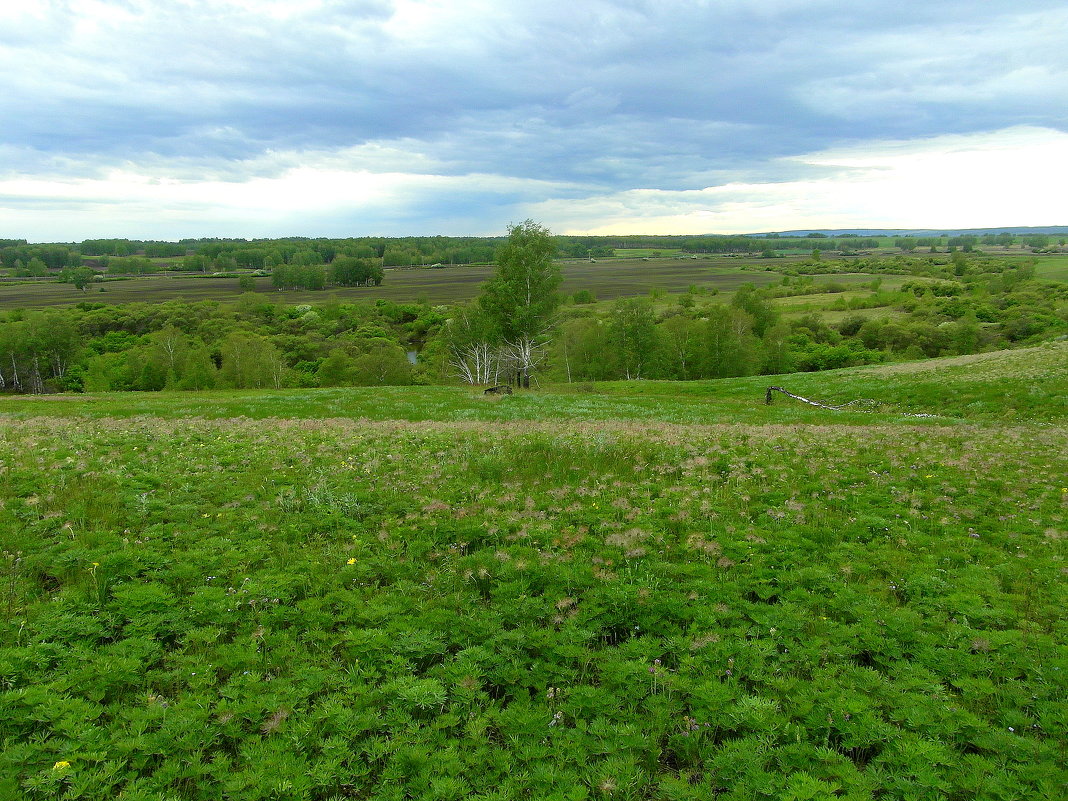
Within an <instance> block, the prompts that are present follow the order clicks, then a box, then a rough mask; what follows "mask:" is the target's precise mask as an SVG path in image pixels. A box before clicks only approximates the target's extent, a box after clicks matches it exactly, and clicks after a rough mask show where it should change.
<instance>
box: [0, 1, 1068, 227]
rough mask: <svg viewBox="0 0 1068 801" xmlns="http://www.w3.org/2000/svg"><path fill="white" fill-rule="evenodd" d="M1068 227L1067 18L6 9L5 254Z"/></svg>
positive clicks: (1059, 9) (651, 6)
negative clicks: (240, 240) (41, 247)
mask: <svg viewBox="0 0 1068 801" xmlns="http://www.w3.org/2000/svg"><path fill="white" fill-rule="evenodd" d="M524 219H534V220H536V221H538V222H540V223H542V224H544V225H547V226H548V227H549V228H551V229H552V230H553V232H555V233H560V234H639V233H647V234H730V233H745V232H757V231H782V230H794V229H816V228H823V229H827V228H941V229H948V228H964V227H998V226H1020V225H1065V224H1068V5H1066V4H1065V3H1064V2H1063V0H1049V1H1047V0H985V1H984V2H982V3H976V2H974V0H957V1H954V0H894V2H884V0H865V2H861V3H856V2H842V1H840V0H834V1H833V2H831V1H830V0H822V1H821V0H689V2H682V1H681V0H614V1H613V2H608V1H605V0H577V1H576V0H571V2H562V1H561V0H211V1H210V2H209V1H208V0H20V2H17V3H16V2H9V3H3V4H0V238H4V237H8V238H26V239H28V240H30V241H31V242H33V241H36V242H66V241H80V240H82V239H86V238H97V237H128V238H133V239H171V240H174V239H179V238H182V237H202V236H230V237H249V238H253V237H280V236H329V237H346V236H407V235H411V236H416V235H434V234H442V235H457V236H458V235H475V236H481V235H498V234H501V233H503V232H504V231H505V229H506V227H507V225H508V224H509V223H513V222H519V221H522V220H524Z"/></svg>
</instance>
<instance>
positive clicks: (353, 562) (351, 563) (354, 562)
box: [347, 558, 356, 565]
mask: <svg viewBox="0 0 1068 801" xmlns="http://www.w3.org/2000/svg"><path fill="white" fill-rule="evenodd" d="M347 564H350V565H354V564H356V560H355V559H354V558H353V559H349V561H348V562H347Z"/></svg>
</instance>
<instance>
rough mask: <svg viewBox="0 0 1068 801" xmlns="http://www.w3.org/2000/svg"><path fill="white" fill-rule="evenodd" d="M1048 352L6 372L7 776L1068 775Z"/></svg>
mask: <svg viewBox="0 0 1068 801" xmlns="http://www.w3.org/2000/svg"><path fill="white" fill-rule="evenodd" d="M1066 347H1068V346H1066V345H1065V344H1064V343H1059V344H1054V345H1050V346H1046V347H1041V348H1033V349H1030V350H1025V351H1016V352H1005V353H1000V354H982V355H981V356H974V357H960V358H957V359H950V360H937V361H932V362H925V363H918V364H915V365H893V366H887V367H875V368H854V369H850V370H841V371H833V372H829V373H823V374H818V375H815V374H806V375H792V376H776V377H774V378H773V379H770V380H769V379H768V378H767V377H765V378H761V379H756V378H753V379H737V380H724V381H718V382H699V383H693V384H669V383H668V382H633V383H628V382H619V383H615V384H605V385H597V388H598V389H599V390H603V391H599V392H589V391H583V389H584V388H583V387H576V386H563V387H558V388H557V389H556V391H553V392H543V393H523V394H519V395H516V396H515V397H510V398H503V399H500V400H496V401H488V400H484V399H483V398H481V397H480V396H478V395H475V394H473V393H472V392H471V391H469V390H465V389H458V388H443V387H439V388H433V389H429V390H428V389H424V388H410V387H408V388H395V389H389V390H386V389H343V390H342V389H338V390H298V391H291V392H271V393H251V392H213V393H198V394H194V395H186V394H180V395H179V394H166V393H165V394H162V395H151V396H150V395H149V394H147V393H144V394H135V393H128V394H115V395H97V396H88V397H84V398H76V397H68V398H66V399H63V398H4V399H3V400H2V401H0V437H2V438H3V441H4V448H3V449H2V451H0V546H2V548H3V551H4V562H3V563H2V564H3V566H4V570H5V577H4V581H3V583H2V586H3V598H2V599H0V605H2V608H3V611H4V616H3V628H2V632H3V634H2V641H0V644H2V648H0V675H2V677H3V685H2V688H0V699H2V705H3V709H4V710H5V714H4V716H3V717H2V718H0V727H2V728H0V737H2V743H3V754H2V756H0V759H2V760H3V765H2V768H0V795H2V796H3V797H11V798H16V797H27V798H64V799H76V798H79V799H80V798H114V797H120V794H121V795H122V797H128V798H183V799H200V798H203V799H209V798H220V797H230V798H242V799H268V798H294V799H327V798H390V799H401V798H455V799H460V798H481V799H504V798H522V797H536V798H560V799H569V798H575V799H579V798H609V797H612V798H631V799H637V798H650V799H661V798H662V799H707V798H710V797H713V796H715V797H720V798H729V799H756V798H793V799H802V798H806V799H832V798H850V799H875V798H905V797H908V798H917V799H957V798H960V799H964V798H968V799H973V798H975V799H987V798H989V799H998V798H1012V797H1027V798H1044V799H1059V798H1063V797H1064V796H1065V792H1066V789H1068V771H1066V769H1065V764H1066V760H1065V755H1066V745H1068V731H1066V727H1068V705H1066V702H1065V698H1066V697H1068V681H1066V678H1068V655H1066V648H1065V646H1066V639H1068V629H1066V628H1065V624H1064V618H1063V609H1064V605H1065V602H1066V600H1068V597H1066V592H1065V575H1064V574H1065V561H1064V560H1065V556H1066V553H1065V533H1066V527H1065V516H1066V514H1068V488H1066V487H1065V486H1064V476H1066V475H1068V447H1066V445H1068V438H1066V436H1065V435H1066V428H1065V414H1066V413H1068V409H1066V408H1065V406H1064V402H1065V397H1066V392H1065V388H1066V387H1065V384H1066V380H1068V375H1066V372H1068V359H1065V358H1064V357H1065V355H1066V352H1065V349H1066ZM768 383H776V384H780V385H782V386H786V387H787V388H790V389H791V390H792V391H795V392H798V393H799V394H805V395H808V396H811V397H816V398H820V399H824V400H834V401H839V402H841V401H844V400H849V399H854V398H858V397H868V398H872V399H873V400H875V401H877V402H878V403H879V406H877V407H875V411H873V412H871V413H863V412H858V411H853V412H841V413H836V412H830V411H827V410H821V409H816V408H814V407H807V406H803V405H802V404H798V403H797V402H796V401H792V400H787V399H784V398H782V397H781V396H780V397H777V398H776V400H775V403H774V405H772V406H770V407H768V406H765V405H763V387H764V386H766V385H767V384H768ZM903 412H909V413H912V414H928V413H931V412H935V413H937V414H938V415H939V416H937V417H908V416H905V415H904V414H903ZM520 420H522V421H523V422H522V425H521V426H519V425H516V422H518V421H520Z"/></svg>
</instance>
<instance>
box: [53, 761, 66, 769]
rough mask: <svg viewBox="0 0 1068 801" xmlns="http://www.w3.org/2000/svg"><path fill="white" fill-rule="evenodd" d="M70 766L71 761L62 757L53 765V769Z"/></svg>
mask: <svg viewBox="0 0 1068 801" xmlns="http://www.w3.org/2000/svg"><path fill="white" fill-rule="evenodd" d="M69 767H70V763H69V762H68V761H67V760H65V759H61V760H59V762H57V763H56V764H55V765H53V766H52V770H66V769H67V768H69Z"/></svg>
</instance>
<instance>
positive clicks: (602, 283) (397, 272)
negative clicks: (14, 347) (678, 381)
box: [0, 257, 780, 309]
mask: <svg viewBox="0 0 1068 801" xmlns="http://www.w3.org/2000/svg"><path fill="white" fill-rule="evenodd" d="M562 264H563V275H564V283H563V287H562V290H561V291H563V292H565V293H572V292H576V291H578V290H580V289H588V290H590V291H591V292H593V293H594V294H595V295H596V296H597V297H598V298H601V299H611V298H616V297H622V296H627V295H643V294H646V293H647V292H649V291H650V290H653V289H659V290H662V291H665V292H684V291H686V289H687V288H688V287H689V286H690V285H696V286H698V287H705V288H708V289H717V290H721V291H723V290H731V289H736V288H738V287H739V286H741V285H742V284H744V283H747V282H748V283H753V284H757V285H763V284H767V283H772V282H774V281H777V280H778V279H779V278H780V276H779V275H778V274H777V273H766V272H763V271H757V272H744V271H742V270H740V269H739V267H740V266H741V264H740V263H739V260H737V259H731V258H722V257H721V258H709V259H650V260H648V261H645V260H642V259H620V260H602V261H595V262H588V261H565V262H563V263H562ZM492 273H493V267H492V266H464V267H446V268H442V269H430V268H396V269H389V270H387V271H386V278H385V281H384V282H383V283H382V285H381V286H378V287H335V288H331V289H329V290H325V291H320V292H313V291H307V290H288V291H286V292H284V293H280V292H277V291H276V290H275V289H274V288H273V287H272V286H271V279H270V278H258V279H256V291H258V292H262V293H264V294H266V295H268V296H269V297H271V298H272V299H276V298H284V300H285V302H287V303H323V302H324V300H326V299H329V298H336V299H338V300H340V301H343V302H353V301H359V300H376V299H378V298H384V299H389V300H397V301H415V300H418V299H426V300H428V301H429V302H430V303H434V304H439V303H454V302H456V301H465V300H471V299H472V298H474V297H475V296H476V295H478V290H479V286H480V285H481V284H482V283H483V282H485V281H486V280H488V279H489V277H490V276H491V275H492ZM102 288H103V289H104V291H103V292H101V291H100V289H101V287H100V286H97V285H91V286H90V287H89V289H88V290H87V291H85V292H81V291H79V290H77V289H75V288H74V287H73V286H71V285H70V284H59V283H55V282H52V281H43V282H38V283H0V309H11V308H40V307H47V306H66V305H72V304H75V303H81V302H83V301H90V302H96V303H102V302H103V303H111V304H117V303H133V302H144V303H152V302H160V301H164V300H170V299H174V298H182V299H185V300H188V301H197V300H219V301H233V300H236V299H237V298H238V297H239V296H240V295H241V294H242V291H241V289H240V287H239V286H238V279H237V278H213V277H210V276H197V275H183V274H172V273H163V274H156V275H151V276H146V277H142V278H131V279H128V280H122V281H107V282H105V283H104V284H103V287H102Z"/></svg>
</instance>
